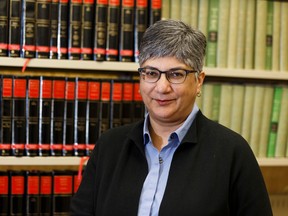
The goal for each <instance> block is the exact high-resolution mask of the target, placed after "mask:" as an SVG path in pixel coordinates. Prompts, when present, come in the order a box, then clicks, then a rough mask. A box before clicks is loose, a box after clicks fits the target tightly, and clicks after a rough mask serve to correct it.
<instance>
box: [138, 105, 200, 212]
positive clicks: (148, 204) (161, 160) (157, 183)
mask: <svg viewBox="0 0 288 216" xmlns="http://www.w3.org/2000/svg"><path fill="white" fill-rule="evenodd" d="M198 110H199V108H198V107H197V105H196V104H195V105H194V107H193V110H192V112H191V113H190V114H189V116H188V118H187V119H186V120H185V122H184V124H183V125H182V126H181V127H180V128H178V129H177V130H176V131H174V132H173V133H171V135H170V137H169V139H168V144H167V145H166V146H164V147H163V148H162V149H161V151H160V152H159V151H158V150H157V149H156V148H155V147H154V146H153V144H152V140H151V137H150V133H149V129H148V124H149V113H148V114H146V116H145V121H144V128H143V136H144V145H145V154H146V159H147V162H148V169H149V172H148V175H147V177H146V179H145V182H144V184H143V188H142V192H141V196H140V201H139V207H138V216H157V215H158V213H159V208H160V204H161V201H162V198H163V195H164V191H165V188H166V184H167V179H168V174H169V170H170V165H171V162H172V158H173V155H174V152H175V151H176V149H177V148H178V146H179V145H180V143H181V141H182V140H183V138H184V136H185V135H186V133H187V131H188V129H189V128H190V126H191V124H192V122H193V121H194V119H195V116H196V113H197V112H198Z"/></svg>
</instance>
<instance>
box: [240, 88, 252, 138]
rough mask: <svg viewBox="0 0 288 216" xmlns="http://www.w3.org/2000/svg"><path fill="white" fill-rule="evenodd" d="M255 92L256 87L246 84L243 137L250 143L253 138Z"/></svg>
mask: <svg viewBox="0 0 288 216" xmlns="http://www.w3.org/2000/svg"><path fill="white" fill-rule="evenodd" d="M254 92H255V85H251V84H246V85H245V91H244V105H243V117H242V127H241V133H240V134H241V135H242V136H243V137H244V139H245V140H246V141H247V142H249V141H250V136H251V124H252V123H251V122H252V114H253V112H252V110H253V104H254V95H255V94H254Z"/></svg>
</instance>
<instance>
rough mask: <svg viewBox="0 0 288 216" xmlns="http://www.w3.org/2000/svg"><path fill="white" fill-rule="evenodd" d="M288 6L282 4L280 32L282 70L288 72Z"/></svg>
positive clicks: (285, 3) (284, 3)
mask: <svg viewBox="0 0 288 216" xmlns="http://www.w3.org/2000/svg"><path fill="white" fill-rule="evenodd" d="M286 20H288V4H287V2H281V22H280V23H281V24H280V25H281V27H280V28H281V31H280V70H281V71H288V61H287V59H288V37H287V36H288V25H287V22H285V21H286Z"/></svg>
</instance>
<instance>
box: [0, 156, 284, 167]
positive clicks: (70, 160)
mask: <svg viewBox="0 0 288 216" xmlns="http://www.w3.org/2000/svg"><path fill="white" fill-rule="evenodd" d="M80 160H81V157H64V156H63V157H0V167H1V166H78V165H79V164H80ZM258 163H259V165H260V166H287V167H288V158H259V159H258Z"/></svg>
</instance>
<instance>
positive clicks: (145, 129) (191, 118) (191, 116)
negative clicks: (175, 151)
mask: <svg viewBox="0 0 288 216" xmlns="http://www.w3.org/2000/svg"><path fill="white" fill-rule="evenodd" d="M198 111H199V108H198V106H197V105H196V104H194V106H193V109H192V112H191V113H190V114H189V115H188V117H187V119H186V120H185V122H184V123H183V124H182V125H181V127H179V128H178V129H177V130H176V131H174V132H172V133H171V135H172V134H174V133H175V134H176V135H177V136H178V139H179V143H180V142H181V141H182V140H183V138H184V136H185V135H186V133H187V131H188V129H189V128H190V126H191V125H192V123H193V121H194V119H195V117H196V114H197V112H198ZM148 125H149V113H148V112H147V113H146V114H145V119H144V127H143V138H144V145H146V144H147V143H148V142H149V141H150V140H151V137H150V133H149V129H148ZM171 135H170V136H171Z"/></svg>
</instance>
